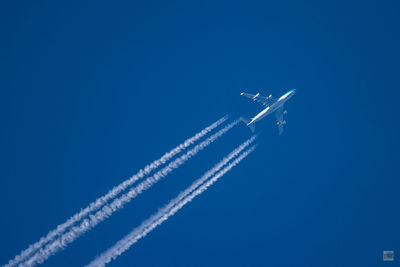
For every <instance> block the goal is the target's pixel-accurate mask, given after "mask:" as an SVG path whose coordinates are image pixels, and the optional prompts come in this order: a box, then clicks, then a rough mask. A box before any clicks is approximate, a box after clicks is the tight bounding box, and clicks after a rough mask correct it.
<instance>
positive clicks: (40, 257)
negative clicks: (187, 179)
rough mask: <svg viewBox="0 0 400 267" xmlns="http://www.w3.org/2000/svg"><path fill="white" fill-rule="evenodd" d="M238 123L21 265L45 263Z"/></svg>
mask: <svg viewBox="0 0 400 267" xmlns="http://www.w3.org/2000/svg"><path fill="white" fill-rule="evenodd" d="M238 123H239V120H235V121H234V122H232V123H230V124H228V125H227V126H225V127H224V128H222V129H221V130H219V131H218V132H216V133H214V134H213V135H211V136H210V137H208V138H207V139H206V140H204V141H202V142H201V143H200V144H197V145H196V146H195V147H193V148H192V149H190V150H189V151H187V152H186V153H185V154H183V155H182V156H180V157H179V158H177V159H175V160H174V161H172V162H170V163H169V164H168V165H167V166H166V167H164V168H163V169H161V170H159V171H157V172H156V173H155V174H153V175H152V176H151V177H148V178H146V179H145V180H144V181H143V182H141V183H140V184H139V185H137V186H135V187H134V188H132V189H130V190H129V191H128V192H127V193H125V194H123V195H122V196H120V197H119V198H116V199H114V200H113V201H112V202H111V203H110V204H106V205H104V206H103V208H102V209H100V210H99V211H97V212H96V213H95V214H94V215H89V218H86V219H84V220H83V221H82V223H81V224H80V225H78V226H73V227H72V228H71V229H70V230H69V231H68V232H67V233H64V234H63V235H61V237H59V238H58V239H56V240H54V241H53V242H51V243H49V244H47V245H46V246H45V247H44V248H40V249H39V250H38V251H37V252H36V253H34V254H33V255H32V256H31V257H30V258H28V259H27V260H26V261H25V262H23V263H22V264H21V265H22V266H33V265H35V264H37V263H43V262H44V261H45V260H46V259H48V258H49V257H50V256H52V255H54V254H55V253H57V252H58V251H59V250H61V249H64V248H66V247H67V245H68V244H70V243H72V242H73V241H74V240H75V239H77V238H78V237H79V236H81V235H82V234H83V233H85V232H87V231H88V230H90V229H92V228H93V227H95V226H96V225H97V224H99V223H100V222H102V221H104V220H105V219H107V218H108V217H110V216H111V215H112V214H113V213H114V212H116V211H118V210H119V209H121V208H123V206H124V205H125V204H127V203H129V202H130V201H131V200H132V199H133V198H135V197H136V196H138V195H139V194H141V193H142V192H143V191H145V190H147V189H148V188H150V187H151V186H152V185H153V184H155V183H157V182H158V181H159V180H160V179H162V178H164V177H165V176H167V175H168V174H169V173H171V172H172V171H173V170H175V169H176V168H178V167H179V166H181V165H182V164H184V163H185V162H186V161H187V160H189V159H190V158H192V157H193V156H195V155H196V154H197V153H198V152H200V151H201V150H203V149H204V148H206V147H207V146H208V145H209V144H211V143H212V142H214V141H215V140H217V139H218V138H219V137H221V136H222V135H224V134H225V133H226V132H228V131H229V130H230V129H232V128H233V127H234V126H235V125H237V124H238Z"/></svg>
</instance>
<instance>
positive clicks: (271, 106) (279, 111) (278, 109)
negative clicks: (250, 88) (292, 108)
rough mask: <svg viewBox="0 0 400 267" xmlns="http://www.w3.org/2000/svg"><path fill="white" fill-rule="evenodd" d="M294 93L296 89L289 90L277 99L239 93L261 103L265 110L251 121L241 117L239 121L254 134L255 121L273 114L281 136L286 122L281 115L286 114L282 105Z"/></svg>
mask: <svg viewBox="0 0 400 267" xmlns="http://www.w3.org/2000/svg"><path fill="white" fill-rule="evenodd" d="M295 93H296V89H293V90H290V91H289V92H287V93H286V94H284V95H282V96H281V97H279V98H277V99H276V98H272V95H269V96H262V95H260V93H257V94H255V95H252V94H248V93H241V94H240V95H242V96H245V97H248V98H250V99H252V100H254V101H257V102H260V103H262V104H263V105H264V106H266V108H265V109H264V110H263V111H261V112H260V113H258V114H257V115H256V116H255V117H253V118H252V119H247V118H243V117H241V118H240V119H241V120H242V121H243V122H244V123H246V124H247V126H249V127H250V130H251V131H252V132H254V131H255V130H256V129H255V123H256V122H257V121H260V120H261V119H263V118H264V117H265V116H267V115H269V114H271V113H273V112H275V117H276V121H277V122H276V125H278V130H279V135H281V134H282V132H283V125H285V124H286V121H285V120H284V119H283V115H284V114H286V113H287V111H286V110H283V105H284V104H285V102H286V101H288V99H289V98H291V97H292V96H293V95H294V94H295Z"/></svg>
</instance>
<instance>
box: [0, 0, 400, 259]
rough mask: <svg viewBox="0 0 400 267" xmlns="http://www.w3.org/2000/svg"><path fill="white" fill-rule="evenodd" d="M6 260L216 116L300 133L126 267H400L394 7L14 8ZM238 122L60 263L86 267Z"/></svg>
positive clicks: (174, 188)
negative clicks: (279, 102)
mask: <svg viewBox="0 0 400 267" xmlns="http://www.w3.org/2000/svg"><path fill="white" fill-rule="evenodd" d="M0 7H1V8H0V30H1V35H2V42H1V43H0V47H1V50H0V51H1V52H0V58H1V63H0V73H1V75H0V88H1V90H0V118H1V121H2V127H1V128H2V130H1V132H0V135H1V138H0V147H1V149H0V164H1V166H0V167H1V170H2V175H1V179H0V210H1V211H2V215H1V217H2V220H0V236H1V239H0V248H1V253H0V263H1V264H3V263H6V262H7V261H8V260H9V259H11V258H13V257H14V256H15V255H16V254H17V253H19V251H20V250H21V249H24V248H26V247H27V246H28V245H29V244H31V243H33V242H35V241H37V240H38V239H39V238H40V237H41V236H42V235H44V234H46V233H47V232H48V231H49V230H51V229H53V228H54V227H55V226H56V225H57V224H59V223H62V222H64V221H65V219H67V218H68V217H69V216H71V215H73V214H74V213H75V212H77V211H79V209H80V208H82V207H84V206H86V205H87V204H88V203H90V202H91V201H92V200H94V199H95V198H97V197H99V196H100V195H102V194H104V193H105V192H107V191H108V190H109V189H110V188H111V187H113V186H114V185H116V184H118V183H120V182H121V181H123V180H124V179H126V178H128V177H129V176H130V175H132V174H134V173H135V172H136V171H137V170H139V169H140V168H141V167H143V166H145V165H146V164H147V163H149V162H151V161H152V160H154V159H156V158H157V157H159V156H161V155H162V154H163V153H164V152H166V151H168V150H169V149H171V148H172V147H174V146H175V145H177V144H179V143H180V142H182V141H183V140H184V139H185V138H187V137H189V136H191V135H192V134H194V133H195V132H197V131H199V130H201V129H202V128H203V127H205V126H206V125H208V124H210V123H211V122H213V121H215V120H217V119H218V118H220V117H222V116H224V115H226V114H231V117H232V119H234V118H236V117H238V116H241V115H246V116H253V115H254V114H256V113H257V112H258V111H260V109H261V106H259V105H258V104H256V103H253V102H252V101H248V100H247V99H244V98H242V97H240V95H239V93H240V92H242V91H247V92H250V93H257V92H260V93H262V94H264V95H268V94H270V93H271V94H273V95H274V96H278V95H280V94H282V93H284V92H285V91H286V90H289V89H292V88H297V91H296V95H295V96H294V97H293V98H292V99H290V100H289V102H288V103H287V106H286V107H287V109H288V114H287V117H286V120H287V122H288V124H287V127H286V130H285V132H284V134H283V135H282V136H278V135H277V129H276V126H275V122H274V118H273V117H272V116H271V117H270V118H266V119H265V120H263V121H262V122H260V123H259V125H257V129H258V130H259V131H260V132H261V135H260V137H259V139H258V140H259V142H260V146H259V147H258V148H257V150H256V151H255V152H254V153H253V154H252V155H251V156H249V158H247V159H245V160H244V161H243V163H241V164H240V165H239V166H238V167H236V168H235V169H234V170H233V171H232V172H230V173H229V174H227V175H226V176H224V177H223V178H222V179H221V180H220V181H219V182H218V183H216V184H215V185H214V186H213V187H211V188H210V189H209V190H207V191H206V192H205V193H204V194H202V195H201V196H199V197H198V198H196V199H195V200H194V201H193V202H192V203H191V204H189V205H187V206H186V207H185V208H183V209H182V210H181V211H180V212H179V213H178V214H177V215H175V216H174V217H172V218H171V219H170V220H168V221H167V222H166V223H164V224H163V225H162V226H160V227H159V228H157V229H156V230H154V231H153V232H152V233H151V234H149V235H148V236H147V237H146V238H144V239H143V240H141V241H140V242H139V243H137V244H136V245H134V246H133V247H132V248H131V249H130V250H129V251H128V252H127V253H125V254H124V255H123V256H121V257H120V258H119V259H117V260H116V261H115V262H113V264H111V265H112V266H132V265H136V266H221V265H227V266H386V265H393V264H388V263H386V262H382V250H394V251H395V260H396V261H397V262H398V261H399V260H400V254H399V253H400V241H399V240H400V230H399V225H400V215H399V213H398V205H399V204H400V195H399V194H398V189H399V186H400V181H399V177H400V175H399V174H400V170H399V164H398V159H399V149H400V144H399V140H398V137H399V134H400V133H399V132H400V129H399V127H400V126H399V123H398V121H399V119H398V117H399V111H398V101H399V100H398V99H399V96H400V93H399V89H400V87H399V83H398V73H399V65H398V62H399V59H400V55H399V49H398V47H400V41H399V40H400V39H399V38H400V34H399V23H400V18H399V16H398V13H399V12H398V11H399V7H400V6H399V3H398V2H397V1H379V2H378V1H334V2H333V1H330V2H328V1H326V2H325V1H324V2H321V1H289V0H288V1H242V2H235V1H201V2H192V1H189V2H188V1H181V2H164V1H160V2H158V1H146V2H144V1H143V2H134V1H119V2H118V3H111V2H108V1H87V2H85V3H82V2H81V1H65V2H59V1H56V2H54V1H41V2H22V1H17V2H15V1H3V2H2V3H1V6H0ZM250 134H251V133H250V131H249V130H248V129H247V128H246V127H244V125H240V126H238V127H236V128H235V129H234V130H232V131H231V132H230V133H229V134H227V135H226V137H224V138H222V139H221V140H219V141H218V142H216V143H215V144H213V145H211V146H210V147H209V148H208V149H207V150H205V151H203V152H202V153H201V154H199V155H198V156H196V158H195V159H193V160H191V161H190V162H188V163H187V164H186V165H185V166H183V167H182V168H180V169H179V170H177V171H176V172H175V173H174V174H172V175H170V176H169V177H168V178H166V179H165V180H164V181H162V182H160V183H159V184H157V185H156V186H154V188H152V189H151V190H149V191H148V192H146V194H143V195H142V196H141V197H139V198H138V199H136V200H135V201H133V202H132V203H130V204H129V205H128V206H127V207H126V208H124V209H123V210H122V211H120V212H118V213H117V214H115V216H113V217H112V218H111V219H109V220H107V221H106V222H104V223H102V224H101V225H99V226H98V227H96V228H95V229H94V230H93V231H91V232H89V233H88V234H86V235H84V236H83V237H81V238H79V239H78V240H77V241H76V242H75V243H73V244H72V245H71V246H70V247H69V248H68V249H66V250H65V251H62V252H61V253H59V254H57V255H56V256H54V257H52V258H51V259H49V261H47V262H46V263H45V264H44V265H45V266H80V265H83V264H87V263H89V262H90V261H91V260H92V259H93V258H94V257H95V255H97V254H99V253H101V252H102V251H104V250H105V249H106V248H108V247H110V246H111V245H113V244H114V243H115V242H116V241H117V240H119V239H120V238H122V237H123V236H124V235H125V234H127V233H128V232H129V231H130V230H131V229H132V228H133V227H135V226H137V225H138V224H139V223H140V222H141V221H142V220H143V219H145V218H147V217H148V216H149V215H151V214H153V213H154V212H156V211H157V209H158V208H159V207H161V206H162V205H164V204H166V203H167V202H168V200H169V199H171V198H173V197H174V196H176V195H177V194H178V192H179V191H180V190H183V189H184V188H185V187H186V186H188V185H189V184H190V183H191V182H192V181H194V180H195V179H196V178H198V177H199V176H201V174H202V173H203V172H204V171H206V170H207V169H209V168H210V167H212V166H213V164H214V163H216V162H217V161H218V160H219V159H220V158H222V157H223V156H224V155H226V154H227V153H228V152H230V151H231V150H232V149H233V148H234V147H236V146H237V145H238V144H239V143H241V142H242V141H244V140H245V139H247V138H248V137H249V136H250Z"/></svg>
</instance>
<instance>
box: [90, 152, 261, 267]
mask: <svg viewBox="0 0 400 267" xmlns="http://www.w3.org/2000/svg"><path fill="white" fill-rule="evenodd" d="M255 148H256V146H252V147H251V148H249V149H248V150H246V151H245V152H243V153H242V154H240V156H239V157H237V158H236V159H235V160H234V161H232V162H231V163H230V164H229V165H228V166H226V167H225V168H223V169H222V170H221V171H219V172H218V173H217V174H216V175H215V176H213V177H212V178H211V179H209V180H208V181H206V182H204V183H203V184H202V185H201V186H199V187H198V188H197V189H196V190H194V191H192V192H191V193H190V194H189V195H186V196H184V197H183V198H182V196H181V194H184V192H186V190H185V191H184V192H182V193H181V194H180V195H179V196H178V197H177V198H175V199H173V200H172V201H171V202H170V203H169V204H168V205H167V206H165V207H164V208H163V209H161V210H160V211H158V212H157V213H156V214H154V215H153V216H152V217H150V219H148V220H146V221H145V222H144V223H143V224H141V225H140V226H139V227H137V228H136V229H134V230H133V231H132V232H131V233H130V234H128V235H127V236H125V237H124V238H123V239H121V240H120V241H118V242H117V243H116V244H115V245H114V246H113V247H111V248H110V249H108V250H107V251H106V252H104V253H103V254H101V255H100V256H98V257H97V258H96V259H94V260H93V261H92V262H91V263H90V264H89V265H88V266H91V267H94V266H105V265H106V264H107V263H110V262H111V261H112V260H115V259H116V258H117V257H118V256H120V255H121V254H122V253H124V252H125V251H126V250H128V249H129V248H130V247H131V246H132V245H133V244H135V243H136V242H137V241H139V240H140V239H141V238H143V237H145V236H146V235H147V234H148V233H150V232H151V231H152V230H153V229H155V228H156V227H157V226H158V225H160V224H162V223H163V222H164V221H166V220H168V218H169V217H171V216H172V215H174V214H175V213H176V212H178V211H179V210H180V209H181V208H182V207H183V206H184V205H186V204H187V203H189V202H190V201H192V200H193V199H194V198H195V197H196V196H198V195H200V194H201V193H203V192H204V191H205V190H207V188H209V187H210V186H211V185H212V184H213V183H215V182H216V181H217V180H218V179H219V178H221V177H222V176H223V175H224V174H226V173H227V172H228V171H229V170H231V169H232V168H233V167H234V166H236V165H237V164H239V162H240V161H241V160H243V159H244V158H245V157H247V156H248V155H249V154H250V153H251V152H252V151H253V150H254V149H255ZM213 169H214V168H213ZM213 169H211V170H213ZM211 170H210V171H211ZM205 175H206V174H205ZM202 178H203V177H201V178H200V179H199V181H200V180H202ZM194 184H197V182H195V183H194ZM194 184H193V185H194ZM190 188H191V187H189V188H188V190H189V189H190Z"/></svg>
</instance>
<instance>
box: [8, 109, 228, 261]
mask: <svg viewBox="0 0 400 267" xmlns="http://www.w3.org/2000/svg"><path fill="white" fill-rule="evenodd" d="M227 118H228V116H224V117H222V118H221V119H219V120H217V121H216V122H214V123H212V124H211V125H209V126H208V127H206V128H204V129H203V130H202V131H200V132H198V133H196V134H195V135H194V136H192V137H190V138H188V139H187V140H185V141H184V142H183V143H182V144H180V145H178V146H177V147H175V148H173V149H172V150H170V151H169V152H167V153H165V154H164V155H163V156H162V157H161V158H159V159H157V160H155V161H153V162H152V163H150V164H149V165H147V166H145V167H144V168H143V169H141V170H139V172H137V173H136V174H135V175H133V176H132V177H130V178H129V179H127V180H125V181H124V182H122V183H120V184H119V185H117V186H115V187H114V188H113V189H111V190H110V191H108V192H107V194H105V195H103V196H101V197H99V198H98V199H96V200H95V201H93V202H92V203H90V204H89V205H88V206H87V207H85V208H84V209H81V211H80V212H78V213H76V214H75V215H73V216H72V217H70V218H69V219H68V220H67V221H66V222H64V223H62V224H60V225H58V226H57V228H56V229H54V230H52V231H50V232H49V233H48V234H47V235H46V236H43V237H42V238H40V239H39V241H37V242H36V243H34V244H32V245H30V246H29V247H28V248H27V249H25V250H23V251H22V252H21V253H20V254H18V255H17V256H15V258H14V259H12V260H10V261H9V262H8V264H7V265H5V266H16V265H18V264H19V263H20V262H22V261H25V260H26V259H27V258H28V257H29V256H30V255H31V254H32V253H34V252H36V251H37V250H38V249H40V248H42V247H43V246H44V245H45V244H47V243H49V242H51V241H53V240H54V239H55V238H57V237H59V236H60V235H61V234H62V233H64V232H65V231H66V230H67V229H68V228H69V227H71V226H72V225H74V224H75V223H76V222H78V221H80V220H82V218H84V217H85V216H87V215H88V214H89V213H92V212H94V211H96V210H98V209H99V208H101V207H102V206H103V205H104V204H106V203H107V201H109V200H111V199H113V198H115V197H116V196H117V195H118V194H119V193H121V192H122V191H124V190H125V189H127V188H128V187H129V186H131V185H132V184H133V183H135V182H136V181H137V180H139V179H142V178H143V177H145V176H147V175H149V174H150V173H151V172H152V171H153V170H155V169H157V168H158V167H159V166H160V165H162V164H165V163H166V162H167V161H169V160H170V159H172V158H173V157H174V156H175V155H177V154H179V153H180V152H181V151H183V150H185V149H186V148H188V147H189V146H190V145H192V144H194V143H195V142H196V141H198V140H199V139H201V138H202V137H203V136H205V135H206V134H208V133H209V132H210V131H212V130H213V129H215V128H216V127H218V126H219V125H220V124H222V123H223V122H224V121H226V120H227Z"/></svg>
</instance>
